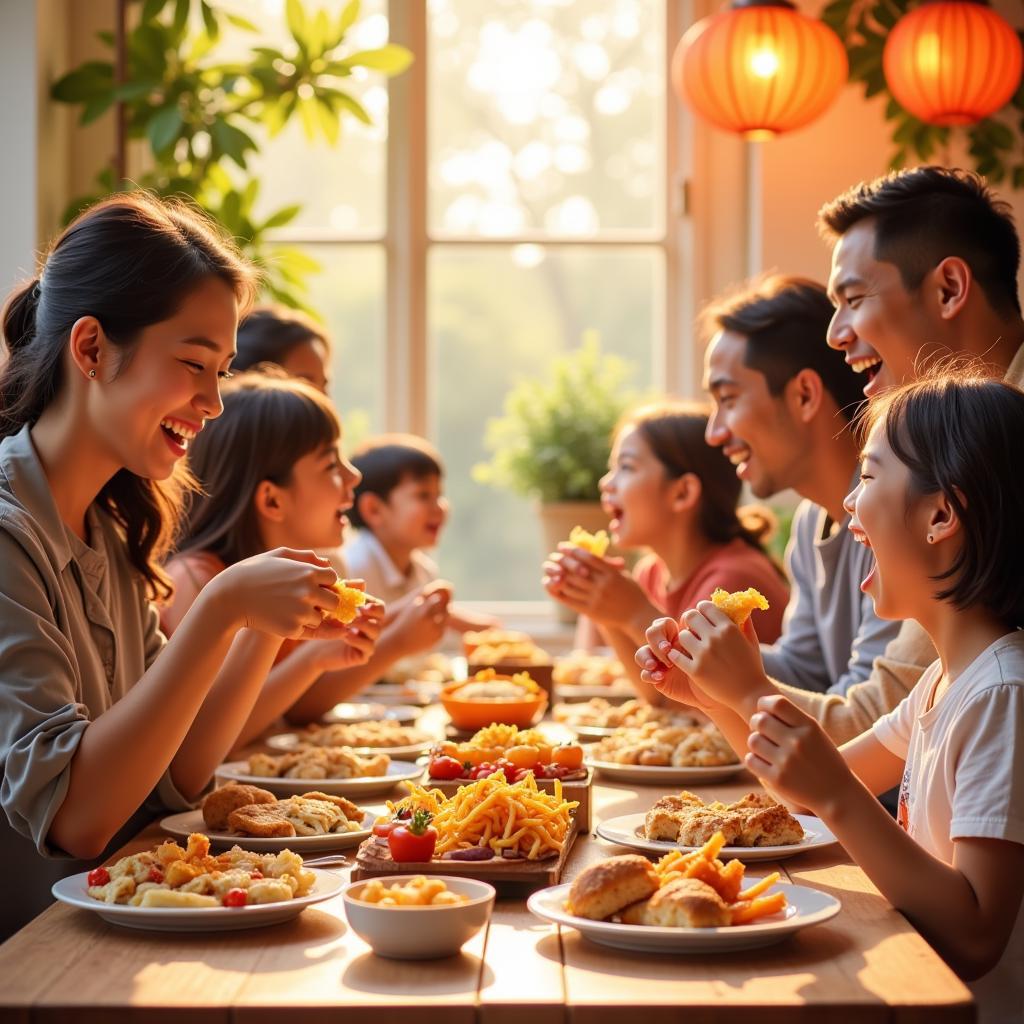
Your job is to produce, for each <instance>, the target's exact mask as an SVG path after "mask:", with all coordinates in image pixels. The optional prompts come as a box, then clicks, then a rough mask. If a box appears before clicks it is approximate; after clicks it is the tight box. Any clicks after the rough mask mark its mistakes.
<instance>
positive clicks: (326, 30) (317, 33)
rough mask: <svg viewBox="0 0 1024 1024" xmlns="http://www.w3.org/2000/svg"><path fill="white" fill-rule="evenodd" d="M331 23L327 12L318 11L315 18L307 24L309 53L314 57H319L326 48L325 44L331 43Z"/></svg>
mask: <svg viewBox="0 0 1024 1024" xmlns="http://www.w3.org/2000/svg"><path fill="white" fill-rule="evenodd" d="M330 35H331V22H330V19H329V18H328V17H327V12H326V11H324V10H319V11H317V12H316V17H314V18H312V19H311V20H310V21H309V22H308V31H307V33H306V37H307V43H308V46H309V52H310V53H311V54H313V55H314V56H319V55H320V54H322V53H323V52H324V50H325V49H326V48H327V44H328V43H329V42H330V41H331V40H330Z"/></svg>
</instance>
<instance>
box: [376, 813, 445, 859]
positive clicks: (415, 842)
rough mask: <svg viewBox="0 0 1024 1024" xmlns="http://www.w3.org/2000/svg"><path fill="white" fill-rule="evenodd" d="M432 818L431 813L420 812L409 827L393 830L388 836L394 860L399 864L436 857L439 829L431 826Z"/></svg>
mask: <svg viewBox="0 0 1024 1024" xmlns="http://www.w3.org/2000/svg"><path fill="white" fill-rule="evenodd" d="M432 818H433V815H432V814H431V813H430V812H429V811H424V810H419V811H416V813H415V814H414V815H413V816H412V821H410V822H409V823H408V824H407V825H398V826H397V827H396V828H394V829H392V831H391V834H390V835H389V836H388V849H389V850H390V851H391V859H392V860H394V861H396V862H399V863H405V862H408V861H427V860H430V859H431V858H432V857H433V856H434V847H435V846H436V845H437V829H436V828H434V826H433V825H431V824H430V822H431V819H432Z"/></svg>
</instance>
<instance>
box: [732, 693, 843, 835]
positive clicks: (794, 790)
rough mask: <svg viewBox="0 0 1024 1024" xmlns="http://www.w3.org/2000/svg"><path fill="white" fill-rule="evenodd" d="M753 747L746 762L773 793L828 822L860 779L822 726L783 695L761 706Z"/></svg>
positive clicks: (766, 699)
mask: <svg viewBox="0 0 1024 1024" xmlns="http://www.w3.org/2000/svg"><path fill="white" fill-rule="evenodd" d="M747 747H748V749H749V753H748V754H747V755H746V756H745V757H744V758H743V763H744V764H745V765H746V766H747V768H748V769H749V770H750V771H752V772H753V773H754V774H755V775H756V776H757V777H758V778H759V779H762V780H763V781H764V784H765V785H766V786H767V787H768V788H769V789H772V790H774V792H776V793H777V794H778V795H779V796H781V797H783V798H784V799H785V800H787V801H788V802H790V803H792V804H795V805H797V806H800V807H806V808H808V809H809V810H812V811H814V813H815V814H817V815H819V817H822V818H826V819H827V818H829V817H830V813H831V812H830V808H832V807H835V806H836V805H837V802H838V801H841V800H842V799H843V793H844V792H848V790H849V786H850V785H851V784H853V783H855V781H856V779H855V776H854V775H853V773H852V772H851V771H850V769H849V767H848V766H847V764H846V761H844V760H843V755H842V754H840V753H839V750H838V749H837V748H836V745H835V744H834V743H833V742H832V741H831V740H830V739H829V738H828V736H827V735H826V734H825V731H824V730H823V729H822V728H821V726H820V725H819V724H818V723H817V722H816V721H815V720H814V719H813V718H811V716H810V715H808V714H806V713H805V712H804V711H801V710H800V709H799V708H798V707H797V706H796V705H795V704H793V703H792V701H790V700H788V699H787V698H786V697H783V696H782V695H781V694H778V693H776V694H772V695H771V696H770V697H762V698H761V699H760V700H759V701H758V702H757V711H756V712H755V713H754V714H753V715H752V716H751V719H750V736H749V738H748V740H747Z"/></svg>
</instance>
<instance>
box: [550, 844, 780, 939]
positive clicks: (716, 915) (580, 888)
mask: <svg viewBox="0 0 1024 1024" xmlns="http://www.w3.org/2000/svg"><path fill="white" fill-rule="evenodd" d="M724 845H725V836H724V835H723V834H722V833H721V832H716V833H715V834H714V835H713V836H712V837H711V838H710V839H708V841H707V842H706V843H704V844H703V845H702V847H701V848H700V849H699V850H694V851H693V852H692V853H687V854H683V853H681V852H679V851H678V850H673V851H672V852H671V853H669V854H666V855H665V856H664V857H662V858H661V860H659V861H658V862H657V864H650V863H649V862H648V861H647V860H646V859H645V858H643V857H639V856H637V855H636V854H627V855H625V856H621V857H611V858H609V859H608V860H604V861H599V862H598V863H597V864H591V865H590V867H587V868H584V869H583V871H581V872H580V873H579V875H578V876H577V877H576V880H575V881H574V882H573V884H572V887H571V888H570V890H569V898H568V900H567V901H566V909H567V910H568V911H569V913H570V914H575V915H576V916H577V917H587V918H590V919H591V920H599V921H607V920H613V921H618V922H619V923H622V924H631V925H641V926H643V925H646V926H650V927H659V928H721V927H727V926H730V925H737V924H749V923H750V922H751V921H755V920H757V919H758V918H761V917H768V916H769V915H771V914H777V913H778V912H779V911H781V910H783V909H784V908H785V906H786V897H785V894H784V893H781V892H776V893H772V894H771V895H768V896H764V895H762V894H763V893H765V892H767V890H768V889H770V888H771V887H772V886H773V885H774V884H775V883H776V882H777V881H778V880H779V878H780V875H779V872H777V871H775V872H773V873H772V874H770V875H769V876H768V877H767V878H763V879H761V881H759V882H756V883H755V884H754V885H751V886H749V887H748V888H747V889H744V888H743V873H744V865H743V862H742V861H738V860H731V861H729V862H728V863H725V864H723V863H722V861H720V860H719V859H718V854H719V853H720V852H721V849H722V847H723V846H724ZM644 865H646V868H645V867H644ZM637 893H641V895H639V896H638V895H636V894H637Z"/></svg>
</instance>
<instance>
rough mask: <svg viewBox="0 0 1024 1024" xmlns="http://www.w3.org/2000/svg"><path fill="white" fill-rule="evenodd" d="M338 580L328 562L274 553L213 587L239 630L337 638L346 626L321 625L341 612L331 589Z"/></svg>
mask: <svg viewBox="0 0 1024 1024" xmlns="http://www.w3.org/2000/svg"><path fill="white" fill-rule="evenodd" d="M337 581H338V574H337V573H336V572H335V571H334V569H332V568H331V564H330V562H328V561H327V559H326V558H321V557H320V556H319V555H317V554H315V553H314V552H312V551H295V550H292V549H291V548H275V549H274V550H273V551H267V552H264V553H263V554H260V555H254V556H253V557H252V558H246V559H243V560H242V561H241V562H236V563H235V564H234V565H231V566H228V568H227V569H225V570H224V571H223V572H222V573H220V574H219V575H218V576H217V577H216V578H215V579H214V580H213V581H212V582H211V583H210V584H209V587H210V588H213V589H214V592H215V594H216V596H217V597H218V598H219V599H220V600H221V602H222V603H223V604H224V605H226V606H227V607H228V609H229V611H230V613H231V615H232V617H233V619H234V621H235V623H236V628H241V627H243V626H244V627H248V628H249V629H256V630H259V631H260V632H263V633H269V634H271V635H272V636H280V637H285V638H287V639H291V640H299V639H303V640H305V639H313V638H316V639H326V638H332V639H338V638H340V637H342V636H343V635H344V632H345V626H343V625H342V624H341V623H340V622H331V621H328V622H326V623H325V622H324V621H323V619H324V615H325V614H327V613H328V612H331V611H333V610H334V609H335V608H337V607H338V595H337V594H335V592H334V591H333V590H331V589H330V588H331V587H332V586H333V585H334V584H335V583H337Z"/></svg>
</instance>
